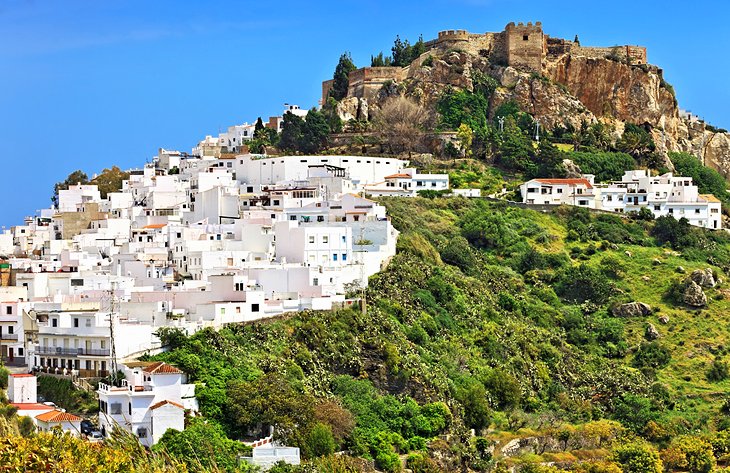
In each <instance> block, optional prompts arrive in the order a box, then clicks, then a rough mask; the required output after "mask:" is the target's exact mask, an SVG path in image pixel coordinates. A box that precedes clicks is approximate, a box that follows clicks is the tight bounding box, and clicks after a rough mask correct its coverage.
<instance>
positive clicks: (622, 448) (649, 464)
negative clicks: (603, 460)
mask: <svg viewBox="0 0 730 473" xmlns="http://www.w3.org/2000/svg"><path fill="white" fill-rule="evenodd" d="M611 460H613V461H615V462H616V463H618V464H619V465H621V469H622V470H623V472H624V473H662V470H663V467H662V461H661V459H660V458H659V453H657V451H656V450H655V449H654V448H653V447H652V446H651V445H649V444H647V443H644V442H640V441H634V442H630V443H624V444H621V445H619V446H617V447H616V448H615V449H614V450H613V453H612V455H611Z"/></svg>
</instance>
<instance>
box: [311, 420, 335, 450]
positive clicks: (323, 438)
mask: <svg viewBox="0 0 730 473" xmlns="http://www.w3.org/2000/svg"><path fill="white" fill-rule="evenodd" d="M335 448H336V445H335V438H334V436H333V435H332V429H331V428H330V426H328V425H325V424H322V423H320V422H318V423H317V424H316V425H315V426H314V428H312V430H311V431H310V432H309V435H308V436H307V448H306V450H307V456H308V457H309V458H314V457H321V456H324V455H331V454H333V453H334V452H335Z"/></svg>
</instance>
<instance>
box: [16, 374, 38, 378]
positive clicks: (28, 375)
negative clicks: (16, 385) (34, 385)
mask: <svg viewBox="0 0 730 473" xmlns="http://www.w3.org/2000/svg"><path fill="white" fill-rule="evenodd" d="M10 376H12V377H13V378H35V375H33V374H30V373H15V374H11V375H10Z"/></svg>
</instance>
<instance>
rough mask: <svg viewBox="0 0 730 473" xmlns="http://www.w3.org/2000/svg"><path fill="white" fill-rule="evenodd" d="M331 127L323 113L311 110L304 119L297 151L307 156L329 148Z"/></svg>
mask: <svg viewBox="0 0 730 473" xmlns="http://www.w3.org/2000/svg"><path fill="white" fill-rule="evenodd" d="M329 136H330V127H329V125H328V124H327V119H326V118H325V116H324V115H323V114H322V112H320V111H318V110H316V109H314V108H313V109H311V110H310V111H309V113H307V116H306V118H305V119H304V127H303V128H302V134H301V136H300V138H299V142H298V143H297V149H298V150H299V151H300V152H302V153H305V154H315V153H318V152H319V151H321V150H322V149H324V148H326V147H327V143H328V141H329Z"/></svg>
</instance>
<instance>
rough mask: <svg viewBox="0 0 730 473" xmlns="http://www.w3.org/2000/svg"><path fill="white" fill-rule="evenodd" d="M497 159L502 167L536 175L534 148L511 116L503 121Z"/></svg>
mask: <svg viewBox="0 0 730 473" xmlns="http://www.w3.org/2000/svg"><path fill="white" fill-rule="evenodd" d="M499 159H500V162H501V163H502V165H503V166H505V167H506V168H508V169H512V170H515V171H522V172H525V173H526V174H528V175H531V176H533V175H535V174H536V173H537V165H536V164H535V148H534V146H532V140H530V138H529V137H528V136H527V135H526V134H525V133H524V132H523V131H522V129H520V127H519V126H518V125H517V121H516V120H515V118H514V117H513V116H508V117H507V119H506V120H505V121H504V132H503V133H502V137H501V141H500V144H499Z"/></svg>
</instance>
